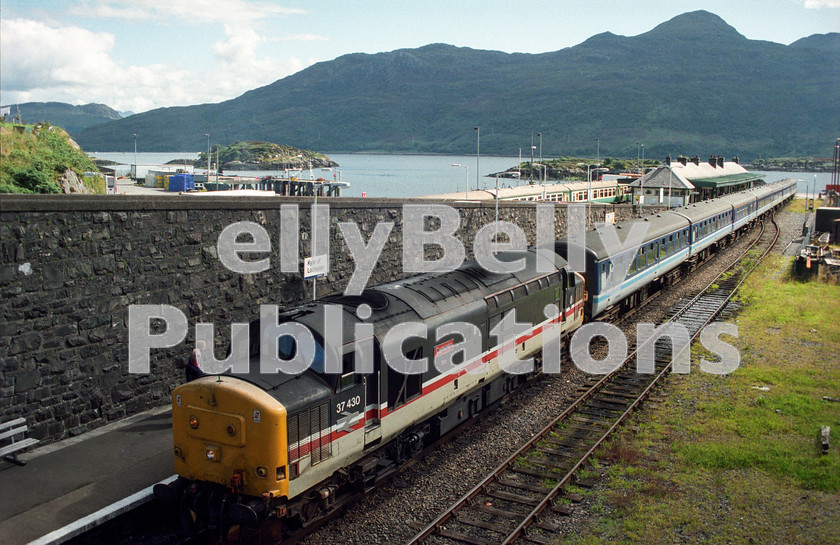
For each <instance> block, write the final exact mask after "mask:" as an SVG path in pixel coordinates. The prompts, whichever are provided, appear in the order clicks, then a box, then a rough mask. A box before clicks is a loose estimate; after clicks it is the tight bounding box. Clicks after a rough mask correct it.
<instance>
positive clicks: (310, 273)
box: [303, 254, 330, 279]
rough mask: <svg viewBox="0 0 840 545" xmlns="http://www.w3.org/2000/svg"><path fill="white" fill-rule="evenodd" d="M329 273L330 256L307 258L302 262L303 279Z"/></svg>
mask: <svg viewBox="0 0 840 545" xmlns="http://www.w3.org/2000/svg"><path fill="white" fill-rule="evenodd" d="M328 272H330V256H329V255H327V254H323V255H316V256H312V257H307V258H305V259H304V260H303V277H304V278H306V279H309V278H317V277H319V276H324V275H326V274H327V273H328Z"/></svg>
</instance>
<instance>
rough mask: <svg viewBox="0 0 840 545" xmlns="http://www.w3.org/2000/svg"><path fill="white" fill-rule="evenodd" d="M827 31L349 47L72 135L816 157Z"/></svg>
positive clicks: (109, 140)
mask: <svg viewBox="0 0 840 545" xmlns="http://www.w3.org/2000/svg"><path fill="white" fill-rule="evenodd" d="M834 41H836V36H835V35H834V34H831V35H826V36H822V37H820V36H812V37H809V38H807V39H803V40H800V41H799V42H797V43H796V44H793V45H790V46H784V45H781V44H777V43H772V42H765V41H756V40H749V39H747V38H745V37H744V36H742V35H741V34H739V33H738V32H737V31H736V30H735V29H734V28H732V27H731V26H729V25H728V24H726V23H725V22H724V21H723V20H722V19H720V18H719V17H718V16H716V15H713V14H711V13H708V12H705V11H697V12H692V13H687V14H683V15H680V16H678V17H675V18H674V19H672V20H670V21H668V22H665V23H662V24H661V25H659V26H657V27H656V28H654V29H653V30H651V31H649V32H646V33H644V34H641V35H638V36H632V37H625V36H618V35H615V34H612V33H603V34H599V35H596V36H593V37H592V38H590V39H588V40H586V41H585V42H583V43H581V44H579V45H577V46H574V47H570V48H566V49H563V50H560V51H555V52H552V53H543V54H537V55H532V54H508V53H502V52H496V51H481V50H473V49H468V48H458V47H453V46H450V45H445V44H433V45H428V46H425V47H421V48H418V49H405V50H397V51H392V52H389V53H379V54H375V55H369V54H351V55H345V56H342V57H339V58H337V59H335V60H333V61H329V62H321V63H318V64H315V65H313V66H311V67H309V68H307V69H306V70H303V71H301V72H298V73H297V74H294V75H292V76H289V77H287V78H284V79H282V80H279V81H276V82H274V83H272V84H270V85H267V86H265V87H261V88H258V89H254V90H253V91H249V92H247V93H245V94H244V95H242V96H240V97H238V98H236V99H233V100H229V101H226V102H222V103H219V104H202V105H198V106H189V107H179V108H163V109H158V110H154V111H150V112H145V113H142V114H138V115H134V116H131V117H129V118H126V119H121V120H117V121H112V122H110V123H106V124H104V125H99V126H96V127H91V128H88V129H86V130H85V131H82V132H81V133H80V134H79V135H78V138H79V142H80V143H82V145H84V146H85V147H86V148H87V149H96V150H102V151H105V150H115V151H116V150H127V149H128V148H129V147H130V146H131V142H130V139H127V138H126V137H125V135H127V134H132V133H134V132H136V133H141V132H142V133H143V134H146V135H154V144H153V145H152V146H150V147H149V148H147V151H166V150H173V149H179V150H196V151H198V150H201V149H203V144H204V143H205V142H206V140H205V137H204V135H205V133H208V132H209V133H211V134H212V138H213V140H214V142H218V143H220V144H229V143H231V142H235V141H238V140H266V141H275V142H278V141H279V142H287V143H290V144H293V145H295V146H299V147H303V148H308V149H321V150H331V151H391V152H424V153H473V152H474V151H475V145H476V134H475V131H474V130H473V127H474V126H476V125H480V126H481V151H482V153H488V154H509V155H516V154H517V153H518V150H519V149H520V148H522V149H523V150H527V149H528V146H530V144H531V141H530V138H531V136H532V135H534V134H535V133H537V132H541V133H542V135H543V152H544V153H543V154H544V155H548V156H556V155H578V154H580V155H592V153H593V151H594V148H595V138H596V137H598V138H600V143H601V151H602V153H604V154H608V155H611V156H613V157H616V156H623V157H635V156H636V155H637V152H638V146H637V144H636V142H643V143H645V145H646V148H645V149H646V152H647V156H648V157H658V158H661V157H664V156H665V155H666V154H668V153H671V154H679V153H690V154H700V155H701V156H705V155H709V154H719V155H725V156H727V157H731V156H733V155H738V156H740V157H741V158H743V159H750V158H753V157H757V156H758V155H764V156H768V155H770V156H799V155H817V156H824V155H827V154H828V153H830V149H829V148H830V146H832V145H833V142H834V139H835V138H836V136H837V135H836V132H837V127H838V126H840V110H838V109H837V108H836V103H837V98H838V91H837V89H840V65H838V63H836V62H833V56H832V55H831V54H830V53H828V52H827V49H829V48H830V47H831V44H832V43H834Z"/></svg>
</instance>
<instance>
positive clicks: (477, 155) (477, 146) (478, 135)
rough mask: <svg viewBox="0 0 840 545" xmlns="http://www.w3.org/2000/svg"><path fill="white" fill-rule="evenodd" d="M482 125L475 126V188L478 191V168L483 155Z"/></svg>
mask: <svg viewBox="0 0 840 545" xmlns="http://www.w3.org/2000/svg"><path fill="white" fill-rule="evenodd" d="M480 151H481V127H479V126H478V125H476V126H475V189H476V191H478V177H479V172H480V171H479V168H478V161H479V158H480V157H481V153H480Z"/></svg>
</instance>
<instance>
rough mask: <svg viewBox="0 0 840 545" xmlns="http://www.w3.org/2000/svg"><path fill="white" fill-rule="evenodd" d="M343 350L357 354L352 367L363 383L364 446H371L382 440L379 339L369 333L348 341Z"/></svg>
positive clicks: (359, 380)
mask: <svg viewBox="0 0 840 545" xmlns="http://www.w3.org/2000/svg"><path fill="white" fill-rule="evenodd" d="M345 350H349V354H351V355H353V356H355V355H356V354H357V353H358V354H359V359H358V360H356V361H355V362H354V366H353V369H354V370H355V372H356V380H357V381H358V382H359V383H361V384H363V385H364V387H363V390H364V398H365V399H364V420H365V425H364V429H365V448H368V447H372V446H375V445H377V444H379V442H380V441H381V440H382V427H381V423H382V420H381V417H382V415H381V406H382V378H381V375H380V360H381V358H380V350H379V341H377V339H376V337H374V336H372V335H371V336H369V337H365V338H363V339H359V340H357V341H355V342H354V343H349V345H348V348H345ZM357 351H358V352H357ZM345 354H347V352H345ZM345 357H347V356H346V355H345Z"/></svg>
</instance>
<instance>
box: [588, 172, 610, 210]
mask: <svg viewBox="0 0 840 545" xmlns="http://www.w3.org/2000/svg"><path fill="white" fill-rule="evenodd" d="M593 166H594V167H595V168H594V169H592V167H593ZM590 169H592V170H591V171H590ZM605 170H609V169H608V168H601V165H599V164H595V165H586V180H587V181H588V183H589V185H588V187H587V189H586V212H587V214H586V215H587V218H590V216H591V214H592V172H603V171H605ZM593 223H594V222H593Z"/></svg>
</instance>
